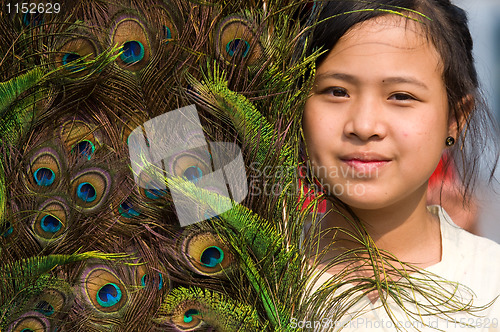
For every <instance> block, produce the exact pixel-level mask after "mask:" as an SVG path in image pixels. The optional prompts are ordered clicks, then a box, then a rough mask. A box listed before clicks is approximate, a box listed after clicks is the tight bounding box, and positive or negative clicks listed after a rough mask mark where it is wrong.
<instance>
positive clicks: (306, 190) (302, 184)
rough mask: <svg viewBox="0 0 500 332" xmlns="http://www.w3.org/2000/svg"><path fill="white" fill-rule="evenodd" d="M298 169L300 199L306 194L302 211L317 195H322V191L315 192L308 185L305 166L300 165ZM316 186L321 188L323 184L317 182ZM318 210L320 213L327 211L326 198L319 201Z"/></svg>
mask: <svg viewBox="0 0 500 332" xmlns="http://www.w3.org/2000/svg"><path fill="white" fill-rule="evenodd" d="M298 171H299V188H300V189H299V190H300V193H299V197H298V200H299V201H300V200H301V199H304V196H305V199H304V202H303V203H302V208H301V211H304V210H305V209H306V208H307V205H309V203H311V202H312V201H313V200H314V199H315V198H316V197H318V196H320V195H322V193H321V192H319V193H318V192H315V191H314V189H312V188H310V187H309V186H308V185H307V182H306V181H305V180H304V179H305V177H306V174H305V169H304V168H303V167H299V170H298ZM316 186H317V187H318V188H321V185H320V184H319V183H316ZM317 212H318V213H326V200H324V199H323V200H321V201H319V202H318V209H317Z"/></svg>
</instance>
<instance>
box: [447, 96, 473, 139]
mask: <svg viewBox="0 0 500 332" xmlns="http://www.w3.org/2000/svg"><path fill="white" fill-rule="evenodd" d="M474 106H475V100H474V97H473V96H472V95H470V94H468V95H466V96H464V97H462V99H460V101H459V102H458V103H457V105H456V106H455V109H454V110H452V112H451V113H450V117H449V119H448V134H449V136H451V137H454V138H455V139H456V138H457V136H458V133H460V132H461V131H462V130H463V129H464V128H465V126H466V125H467V122H468V120H469V117H470V115H471V114H472V110H473V109H474Z"/></svg>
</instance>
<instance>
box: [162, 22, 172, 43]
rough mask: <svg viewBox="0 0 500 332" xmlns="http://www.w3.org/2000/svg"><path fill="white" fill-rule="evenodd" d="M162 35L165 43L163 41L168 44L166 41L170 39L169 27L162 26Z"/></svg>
mask: <svg viewBox="0 0 500 332" xmlns="http://www.w3.org/2000/svg"><path fill="white" fill-rule="evenodd" d="M163 33H164V34H165V38H166V39H167V41H165V44H168V42H169V40H168V39H172V30H170V28H169V27H167V26H166V25H164V26H163Z"/></svg>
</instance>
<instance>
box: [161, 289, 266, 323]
mask: <svg viewBox="0 0 500 332" xmlns="http://www.w3.org/2000/svg"><path fill="white" fill-rule="evenodd" d="M157 315H158V316H159V317H158V318H156V319H155V321H156V322H157V323H160V324H164V323H166V322H168V323H170V324H172V325H174V326H175V325H178V326H181V327H182V328H183V330H185V331H191V330H193V329H195V328H197V327H199V326H202V325H203V323H205V324H208V325H209V326H211V327H214V328H215V329H217V331H221V332H235V331H248V332H251V331H256V332H257V331H264V330H265V324H264V323H262V322H261V321H260V318H259V315H258V313H257V311H256V310H255V308H253V307H252V306H250V305H247V304H244V303H239V302H238V301H235V300H234V299H232V298H230V297H228V296H227V295H224V294H222V293H218V292H214V291H211V290H208V289H201V288H198V287H192V288H184V287H178V288H174V289H172V291H171V292H170V293H169V294H167V295H166V296H165V300H164V301H163V303H162V304H161V307H160V309H159V310H158V314H157ZM187 326H189V327H187Z"/></svg>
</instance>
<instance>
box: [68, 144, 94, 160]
mask: <svg viewBox="0 0 500 332" xmlns="http://www.w3.org/2000/svg"><path fill="white" fill-rule="evenodd" d="M71 151H72V152H73V153H76V154H77V155H80V156H82V157H85V158H87V159H88V160H90V158H91V157H92V155H93V154H94V151H95V145H94V143H92V142H91V141H88V140H84V141H81V142H78V143H77V144H76V145H75V146H74V147H73V149H72V150H71Z"/></svg>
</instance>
